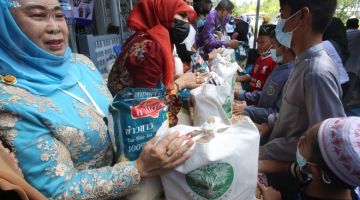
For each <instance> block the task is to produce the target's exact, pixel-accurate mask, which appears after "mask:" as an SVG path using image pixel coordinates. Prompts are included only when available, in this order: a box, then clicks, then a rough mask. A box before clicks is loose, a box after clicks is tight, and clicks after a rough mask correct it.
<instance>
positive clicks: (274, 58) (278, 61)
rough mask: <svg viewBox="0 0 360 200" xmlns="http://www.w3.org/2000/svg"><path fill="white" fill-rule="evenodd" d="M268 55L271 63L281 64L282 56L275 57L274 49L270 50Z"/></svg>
mask: <svg viewBox="0 0 360 200" xmlns="http://www.w3.org/2000/svg"><path fill="white" fill-rule="evenodd" d="M270 55H271V58H272V59H273V61H275V62H276V63H278V64H279V63H282V61H283V59H284V58H283V56H277V55H276V49H270Z"/></svg>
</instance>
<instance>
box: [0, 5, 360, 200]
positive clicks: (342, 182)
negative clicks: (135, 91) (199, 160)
mask: <svg viewBox="0 0 360 200" xmlns="http://www.w3.org/2000/svg"><path fill="white" fill-rule="evenodd" d="M279 3H280V8H281V9H280V13H279V14H280V18H279V20H278V22H276V23H277V24H276V25H275V24H271V21H270V19H269V18H268V17H266V20H265V18H264V23H263V24H262V25H261V26H260V31H259V35H258V37H257V41H256V42H257V48H256V49H250V50H247V62H246V65H245V66H244V68H243V69H242V70H243V74H240V73H239V74H238V75H237V77H236V81H237V82H239V84H241V85H242V88H241V89H240V90H237V91H235V92H234V98H235V99H236V100H239V101H245V102H246V106H244V107H240V108H237V109H234V113H236V114H241V115H247V116H249V117H250V118H251V120H252V121H253V122H254V123H255V124H256V126H257V128H258V131H259V134H260V136H261V146H260V150H259V152H260V153H259V170H258V171H259V173H264V174H265V175H266V180H267V181H266V183H264V182H259V184H258V187H259V189H260V191H261V192H262V196H263V198H264V199H265V200H267V199H269V200H276V199H286V200H292V199H300V200H308V199H324V200H325V199H327V200H331V199H343V200H345V199H356V198H358V197H357V195H356V187H358V186H360V145H359V144H360V118H359V117H348V116H346V114H345V110H346V109H347V106H348V103H349V101H350V99H351V96H352V93H353V91H355V90H359V87H358V84H359V83H358V81H359V80H358V77H359V71H360V56H359V53H360V50H359V47H360V30H359V20H358V19H356V18H351V19H349V20H348V21H347V22H346V25H344V24H343V23H342V21H341V20H340V19H338V18H336V17H334V13H335V10H336V8H337V1H336V0H279ZM233 9H234V4H233V3H232V2H231V1H230V0H220V2H219V3H218V4H217V5H215V6H214V5H213V3H212V1H211V0H186V1H183V0H140V1H139V2H138V3H137V4H136V5H135V6H134V9H133V10H132V11H131V13H130V15H129V18H128V21H127V25H128V27H129V28H130V29H131V30H133V31H134V34H133V35H132V36H131V37H130V38H129V39H128V40H127V41H126V43H125V44H124V45H123V48H122V53H121V54H120V55H119V57H118V58H117V59H116V62H115V63H114V65H113V67H112V70H111V72H110V75H109V77H108V80H107V81H105V80H103V79H102V76H101V74H100V73H99V72H98V71H97V69H96V66H95V65H94V64H93V62H92V61H91V60H90V59H89V58H87V57H86V56H84V55H81V54H76V53H72V50H71V49H70V48H69V45H68V39H69V30H68V27H67V24H66V19H65V15H64V12H63V11H62V9H61V6H60V3H59V1H57V0H13V1H9V0H0V27H1V28H0V139H1V143H0V155H1V156H0V165H1V167H0V169H1V170H0V189H1V190H0V198H1V199H3V197H4V198H5V199H19V198H20V199H46V198H50V199H117V198H123V197H127V195H129V194H131V193H133V192H141V191H137V190H136V188H137V186H138V185H140V184H141V183H142V182H143V181H144V180H146V179H148V178H150V177H157V176H160V175H163V174H166V173H167V172H169V171H171V170H173V169H175V168H176V167H178V166H180V165H181V164H183V163H184V162H186V160H187V159H188V158H189V157H190V156H191V155H190V154H189V153H188V150H189V149H190V148H191V147H192V146H193V145H194V141H193V140H192V139H191V138H190V136H188V135H185V136H181V137H180V136H179V133H178V132H175V133H171V134H169V135H168V136H166V137H164V138H161V139H159V138H158V137H154V138H150V139H149V141H147V142H146V144H145V145H144V146H143V148H142V150H141V153H140V155H139V156H138V158H137V159H135V160H134V161H119V160H118V159H117V158H115V157H114V148H113V144H112V143H113V141H112V137H114V135H112V131H111V130H109V129H111V123H110V121H111V120H109V116H110V115H111V113H110V111H109V106H110V105H111V103H112V99H113V97H114V96H115V95H116V94H118V93H119V92H121V91H122V90H123V89H124V88H129V87H130V88H159V85H162V86H163V87H161V88H163V90H164V93H165V94H166V99H167V103H168V105H169V114H168V115H169V125H170V126H174V125H176V124H177V123H178V121H177V117H176V116H177V113H178V112H179V107H181V103H179V102H180V100H179V96H178V93H179V92H180V91H182V90H183V89H184V88H188V89H194V88H197V87H199V86H201V84H203V83H204V82H205V81H206V79H207V77H208V76H209V74H208V73H207V72H204V73H200V72H196V71H192V70H190V69H191V67H190V66H191V65H192V56H193V55H194V54H196V53H199V55H200V56H201V57H202V58H203V59H204V60H205V61H211V60H212V59H214V58H215V57H216V56H217V54H218V50H217V49H218V48H221V47H225V48H230V49H238V48H240V47H241V45H244V44H247V43H248V42H249V37H248V36H249V24H248V20H247V19H246V16H232V11H233ZM174 49H176V52H177V55H178V56H179V58H180V60H181V64H182V65H181V66H180V70H178V69H176V67H175V60H174ZM177 67H179V66H177ZM179 71H180V72H179ZM239 162H241V160H239ZM235 174H236V173H235ZM129 198H130V197H129ZM130 199H131V198H130Z"/></svg>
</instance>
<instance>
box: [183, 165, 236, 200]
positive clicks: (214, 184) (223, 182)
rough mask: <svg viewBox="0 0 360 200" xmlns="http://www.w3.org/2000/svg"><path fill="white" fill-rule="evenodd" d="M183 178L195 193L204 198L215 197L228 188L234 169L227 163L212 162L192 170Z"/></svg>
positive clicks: (222, 193) (232, 178)
mask: <svg viewBox="0 0 360 200" xmlns="http://www.w3.org/2000/svg"><path fill="white" fill-rule="evenodd" d="M185 179H186V182H187V184H188V185H189V187H190V188H191V189H192V190H193V191H194V192H195V193H196V194H198V195H200V196H202V197H203V198H206V199H217V198H219V197H221V196H222V195H224V194H225V193H226V191H228V189H229V188H230V186H231V184H232V182H233V180H234V169H233V168H232V166H231V165H230V164H228V163H213V164H210V165H207V166H204V167H201V168H198V169H195V170H193V171H192V172H190V173H188V174H187V175H186V176H185Z"/></svg>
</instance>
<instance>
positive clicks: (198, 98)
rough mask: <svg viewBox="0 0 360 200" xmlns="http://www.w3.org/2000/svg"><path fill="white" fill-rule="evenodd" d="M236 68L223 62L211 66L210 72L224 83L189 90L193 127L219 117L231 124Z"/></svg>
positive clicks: (233, 64)
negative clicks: (192, 107)
mask: <svg viewBox="0 0 360 200" xmlns="http://www.w3.org/2000/svg"><path fill="white" fill-rule="evenodd" d="M238 67H239V66H238V65H237V63H232V64H231V63H229V62H226V61H225V60H223V61H222V62H220V63H218V64H217V65H215V66H213V67H212V69H211V70H212V72H215V73H216V74H218V75H219V76H220V77H222V78H223V80H225V82H223V83H222V84H220V85H213V84H208V83H206V84H203V85H202V86H200V87H198V88H196V89H193V90H191V92H190V95H191V101H192V103H193V105H194V116H193V120H194V121H193V122H194V126H200V125H201V124H203V123H204V122H206V121H207V119H208V118H209V117H220V118H221V119H222V121H224V122H225V123H226V124H231V119H232V102H233V99H234V87H235V75H236V70H237V69H238Z"/></svg>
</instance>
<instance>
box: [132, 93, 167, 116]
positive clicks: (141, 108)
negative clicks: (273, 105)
mask: <svg viewBox="0 0 360 200" xmlns="http://www.w3.org/2000/svg"><path fill="white" fill-rule="evenodd" d="M164 108H166V105H165V104H164V103H163V102H162V101H161V100H159V99H158V98H156V97H153V98H149V99H147V100H145V101H143V102H141V103H139V105H137V106H135V107H132V106H131V108H130V109H131V117H132V118H133V119H140V118H144V117H152V118H158V117H159V113H160V111H161V110H162V109H164Z"/></svg>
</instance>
